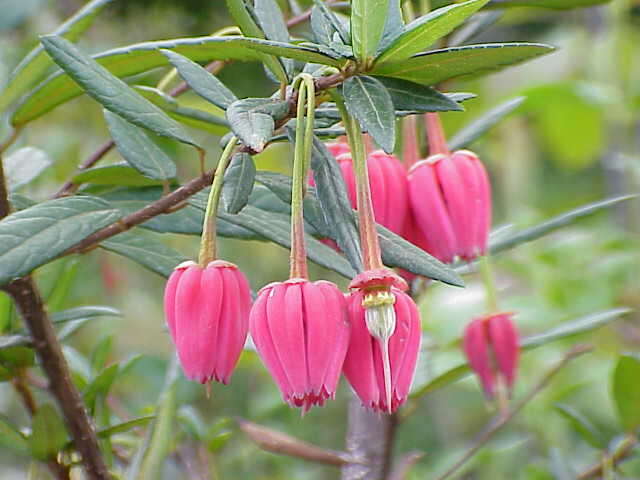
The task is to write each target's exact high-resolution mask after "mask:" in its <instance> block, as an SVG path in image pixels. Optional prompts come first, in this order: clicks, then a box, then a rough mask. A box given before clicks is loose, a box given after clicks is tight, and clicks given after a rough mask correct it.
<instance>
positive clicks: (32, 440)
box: [28, 403, 68, 460]
mask: <svg viewBox="0 0 640 480" xmlns="http://www.w3.org/2000/svg"><path fill="white" fill-rule="evenodd" d="M67 437H68V435H67V430H66V429H65V426H64V422H63V421H62V418H61V417H60V415H59V414H58V411H57V410H56V409H55V407H54V406H53V405H51V404H50V403H45V404H42V405H40V406H39V407H38V410H37V411H36V414H35V415H34V417H33V422H32V426H31V435H30V436H29V440H28V442H29V449H30V450H31V454H32V455H33V456H34V457H35V458H37V459H39V460H49V459H51V458H53V457H55V456H56V454H57V453H58V451H60V450H61V449H62V448H63V447H64V445H65V444H66V443H67Z"/></svg>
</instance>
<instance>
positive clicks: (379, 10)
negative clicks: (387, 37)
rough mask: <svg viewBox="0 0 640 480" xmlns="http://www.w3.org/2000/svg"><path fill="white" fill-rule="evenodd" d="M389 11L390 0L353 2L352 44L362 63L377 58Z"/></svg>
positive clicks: (353, 0)
mask: <svg viewBox="0 0 640 480" xmlns="http://www.w3.org/2000/svg"><path fill="white" fill-rule="evenodd" d="M388 11H389V0H351V44H352V45H353V52H354V53H355V55H356V57H357V58H358V60H360V61H361V62H369V61H370V60H371V59H373V57H374V56H375V53H376V50H377V49H378V43H379V42H380V39H381V38H382V33H383V32H384V27H385V23H386V19H387V12H388Z"/></svg>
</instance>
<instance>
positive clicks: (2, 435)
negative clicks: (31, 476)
mask: <svg viewBox="0 0 640 480" xmlns="http://www.w3.org/2000/svg"><path fill="white" fill-rule="evenodd" d="M0 446H2V447H4V448H7V449H9V450H12V451H13V452H15V453H19V454H20V455H28V454H29V443H28V441H27V438H26V437H25V436H24V435H23V434H22V433H20V430H18V429H17V428H16V427H14V426H13V425H12V424H11V422H10V421H9V419H8V418H6V417H5V416H4V415H0Z"/></svg>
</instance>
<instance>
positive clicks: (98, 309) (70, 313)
mask: <svg viewBox="0 0 640 480" xmlns="http://www.w3.org/2000/svg"><path fill="white" fill-rule="evenodd" d="M104 316H108V317H121V316H122V312H120V310H116V309H115V308H112V307H106V306H103V305H87V306H83V307H74V308H69V309H67V310H61V311H59V312H54V313H52V314H51V321H52V322H53V323H66V322H71V321H74V320H83V319H86V318H95V317H104Z"/></svg>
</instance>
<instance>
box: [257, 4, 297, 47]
mask: <svg viewBox="0 0 640 480" xmlns="http://www.w3.org/2000/svg"><path fill="white" fill-rule="evenodd" d="M253 8H254V9H255V11H256V17H258V21H259V22H260V27H261V28H262V31H263V32H264V34H265V36H266V37H267V38H268V39H269V40H275V41H277V42H283V43H287V42H288V41H289V29H288V28H287V23H286V22H285V21H284V16H283V15H282V10H280V6H279V5H278V2H277V1H276V0H254V7H253Z"/></svg>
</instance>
